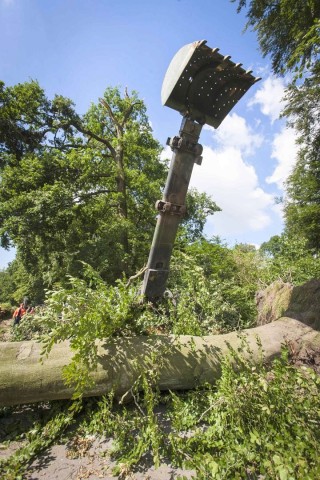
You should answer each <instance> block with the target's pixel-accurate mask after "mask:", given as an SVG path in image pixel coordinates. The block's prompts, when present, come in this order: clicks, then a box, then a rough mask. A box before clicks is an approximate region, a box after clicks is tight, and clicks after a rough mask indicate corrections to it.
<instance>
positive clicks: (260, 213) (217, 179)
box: [191, 147, 273, 237]
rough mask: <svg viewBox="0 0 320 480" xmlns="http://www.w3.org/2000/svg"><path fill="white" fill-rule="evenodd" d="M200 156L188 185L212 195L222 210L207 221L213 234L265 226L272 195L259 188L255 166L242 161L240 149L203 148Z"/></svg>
mask: <svg viewBox="0 0 320 480" xmlns="http://www.w3.org/2000/svg"><path fill="white" fill-rule="evenodd" d="M203 157H204V160H203V162H202V165H201V166H200V167H198V166H197V165H196V166H195V168H194V171H193V175H192V178H191V185H192V186H193V187H196V188H197V189H198V190H200V191H205V192H207V193H208V194H210V195H212V197H213V199H214V200H215V201H216V202H217V204H218V205H219V206H220V207H221V208H222V212H220V213H216V214H215V215H214V216H213V217H211V218H210V219H208V229H210V231H211V233H212V235H213V234H219V235H221V236H222V237H224V236H228V235H240V234H242V233H245V232H248V231H258V230H262V229H264V228H265V227H267V226H268V225H269V224H270V223H271V217H270V214H269V212H268V209H269V208H270V207H271V206H272V205H273V196H272V195H270V194H268V193H266V192H264V191H263V190H262V188H260V187H259V184H258V177H257V174H256V172H255V169H254V167H253V166H252V165H248V164H246V163H245V162H244V160H243V158H242V155H241V152H240V150H238V149H235V148H234V147H227V148H225V149H223V150H220V151H213V150H212V149H211V148H209V147H205V148H204V151H203Z"/></svg>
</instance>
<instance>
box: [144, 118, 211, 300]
mask: <svg viewBox="0 0 320 480" xmlns="http://www.w3.org/2000/svg"><path fill="white" fill-rule="evenodd" d="M201 129H202V125H200V124H199V123H197V122H195V121H194V120H192V119H190V118H188V117H183V120H182V123H181V127H180V131H179V136H176V137H173V138H172V139H170V138H169V139H168V142H167V144H168V145H169V146H170V147H171V149H172V151H173V155H172V160H171V164H170V169H169V173H168V177H167V182H166V186H165V189H164V194H163V200H158V201H157V203H156V208H157V210H158V211H159V216H158V220H157V225H156V228H155V232H154V236H153V242H152V246H151V250H150V254H149V259H148V264H147V270H146V272H145V275H144V280H143V285H142V290H141V293H142V294H143V295H144V296H145V297H146V298H147V299H148V300H150V301H155V300H157V299H158V298H161V297H162V295H163V294H164V291H165V288H166V282H167V278H168V274H169V264H170V258H171V252H172V249H173V245H174V241H175V238H176V234H177V230H178V226H179V223H180V221H181V218H182V216H183V214H184V213H185V212H186V206H185V200H186V195H187V191H188V186H189V183H190V178H191V174H192V170H193V165H194V163H198V164H199V165H200V164H201V160H202V157H201V153H202V146H201V145H199V144H198V139H199V136H200V132H201Z"/></svg>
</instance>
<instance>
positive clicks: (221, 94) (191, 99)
mask: <svg viewBox="0 0 320 480" xmlns="http://www.w3.org/2000/svg"><path fill="white" fill-rule="evenodd" d="M258 80H260V78H257V77H254V76H253V75H251V71H245V70H244V69H243V68H242V67H241V63H237V64H235V63H233V62H232V61H231V60H230V56H223V55H220V53H219V49H218V48H215V49H212V48H209V47H208V46H207V45H206V40H201V41H198V42H194V43H190V44H188V45H185V46H184V47H182V48H181V49H180V50H179V51H178V52H177V53H176V55H175V56H174V57H173V59H172V61H171V63H170V65H169V67H168V70H167V73H166V75H165V78H164V81H163V84H162V91H161V100H162V104H163V105H165V106H167V107H170V108H173V109H174V110H177V111H178V112H180V113H181V114H182V115H183V116H188V117H189V118H191V119H192V120H195V121H196V122H198V123H200V124H204V123H206V124H208V125H211V126H212V127H214V128H218V127H219V125H220V123H221V122H222V120H223V119H224V118H225V117H226V116H227V115H228V113H229V112H230V110H231V109H232V108H233V107H234V105H235V104H236V103H237V102H238V101H239V100H240V98H241V97H242V96H243V95H244V94H245V93H246V92H247V90H249V88H250V87H251V86H252V85H253V84H254V83H255V82H257V81H258Z"/></svg>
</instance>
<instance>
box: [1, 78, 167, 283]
mask: <svg viewBox="0 0 320 480" xmlns="http://www.w3.org/2000/svg"><path fill="white" fill-rule="evenodd" d="M0 102H1V103H0V117H1V119H2V121H1V124H0V145H1V147H0V148H1V151H0V155H1V191H0V203H1V206H0V231H1V243H2V246H4V247H9V246H10V245H12V244H14V245H15V246H16V247H17V248H18V252H19V260H20V261H21V262H22V263H23V265H24V267H25V269H26V270H27V272H28V273H29V274H31V275H33V276H34V277H35V279H37V280H38V279H39V278H41V280H42V288H43V286H44V285H52V283H53V282H55V281H57V280H59V279H62V278H64V277H65V275H66V273H70V274H77V273H79V270H80V268H81V264H80V262H79V260H85V261H87V262H88V263H90V264H91V265H92V266H93V267H94V268H97V270H98V271H99V272H100V273H101V274H102V276H103V277H104V278H105V279H106V280H109V281H112V280H114V279H115V278H116V277H118V276H120V275H121V273H122V272H125V273H126V274H130V273H131V272H132V271H134V270H135V269H136V268H137V267H138V266H139V267H140V266H141V264H143V263H144V261H145V258H146V256H147V249H148V246H149V243H150V239H151V235H152V231H153V226H154V223H155V213H154V209H153V205H154V201H155V199H157V198H159V196H160V190H161V187H162V186H163V183H164V176H165V164H164V163H163V162H161V161H160V159H159V153H160V150H161V149H160V146H159V144H158V142H157V141H156V140H155V139H154V138H153V136H152V131H151V127H150V124H149V122H148V118H147V115H146V108H145V106H144V104H143V102H142V101H141V100H139V98H138V96H137V94H136V93H134V92H133V93H132V94H130V95H129V94H128V93H127V92H126V93H125V95H124V96H123V97H122V96H121V94H120V92H119V90H118V89H115V88H114V89H112V88H109V89H107V90H106V91H105V93H104V97H103V99H101V101H100V103H99V104H98V105H92V106H91V107H90V108H89V110H88V112H87V113H86V114H85V115H83V116H80V115H78V114H77V113H76V112H75V110H74V105H73V104H72V102H71V101H70V100H69V99H66V98H63V97H61V96H56V97H55V98H54V99H53V100H52V101H50V100H48V99H47V98H46V97H45V94H44V92H43V90H42V89H41V88H40V86H39V85H38V84H37V83H36V82H29V83H25V84H18V85H16V86H14V87H7V88H5V86H4V84H1V97H0ZM40 283H41V282H40Z"/></svg>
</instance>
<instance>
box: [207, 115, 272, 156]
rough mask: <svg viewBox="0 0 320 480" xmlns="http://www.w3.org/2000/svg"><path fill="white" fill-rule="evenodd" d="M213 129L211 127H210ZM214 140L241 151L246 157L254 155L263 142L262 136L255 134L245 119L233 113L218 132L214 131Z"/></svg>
mask: <svg viewBox="0 0 320 480" xmlns="http://www.w3.org/2000/svg"><path fill="white" fill-rule="evenodd" d="M210 129H211V127H210ZM212 131H213V132H214V138H215V139H216V140H217V141H218V143H219V144H220V145H222V146H223V147H224V148H225V147H234V148H237V149H240V150H241V152H243V154H244V155H252V154H253V153H254V152H255V150H256V149H257V148H259V147H260V146H261V144H262V142H263V138H262V136H261V135H259V134H257V133H254V132H253V130H252V128H251V127H250V126H249V125H248V124H247V122H246V119H245V118H244V117H240V116H239V115H237V114H236V113H231V114H230V115H228V116H227V117H226V118H225V120H224V121H223V122H222V124H221V126H220V127H219V129H218V130H213V129H212Z"/></svg>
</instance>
